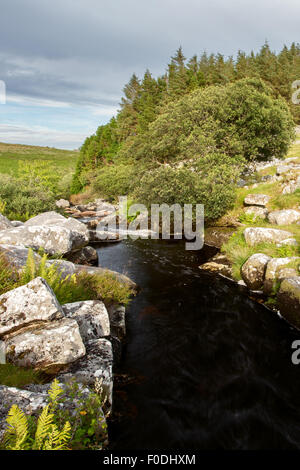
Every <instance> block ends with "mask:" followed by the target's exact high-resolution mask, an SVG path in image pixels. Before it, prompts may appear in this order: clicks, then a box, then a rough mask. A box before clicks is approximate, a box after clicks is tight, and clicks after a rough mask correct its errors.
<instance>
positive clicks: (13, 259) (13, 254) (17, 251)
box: [0, 245, 41, 270]
mask: <svg viewBox="0 0 300 470" xmlns="http://www.w3.org/2000/svg"><path fill="white" fill-rule="evenodd" d="M28 252H29V249H28V248H26V247H25V246H24V245H0V253H2V254H3V255H4V256H5V259H6V260H7V261H8V263H9V264H10V265H11V266H12V267H15V268H16V269H17V270H21V269H23V268H24V266H25V265H26V262H27V258H28ZM33 256H34V260H35V262H36V263H38V262H40V261H41V257H40V255H38V254H37V253H34V255H33Z"/></svg>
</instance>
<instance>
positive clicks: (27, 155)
mask: <svg viewBox="0 0 300 470" xmlns="http://www.w3.org/2000/svg"><path fill="white" fill-rule="evenodd" d="M78 156H79V153H78V152H77V151H71V150H60V149H55V148H50V147H38V146H31V145H17V144H4V143H1V142H0V173H1V174H9V175H11V176H19V173H20V166H19V163H20V162H23V163H33V162H36V161H43V162H45V163H47V166H48V168H51V169H52V171H53V173H55V172H60V173H61V174H62V175H63V174H65V173H72V172H73V171H74V169H75V167H76V163H77V159H78Z"/></svg>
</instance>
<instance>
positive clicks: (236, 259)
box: [222, 223, 300, 280]
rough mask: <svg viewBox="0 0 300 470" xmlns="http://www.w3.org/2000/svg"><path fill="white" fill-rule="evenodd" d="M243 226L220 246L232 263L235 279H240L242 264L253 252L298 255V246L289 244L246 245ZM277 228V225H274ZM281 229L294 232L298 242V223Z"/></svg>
mask: <svg viewBox="0 0 300 470" xmlns="http://www.w3.org/2000/svg"><path fill="white" fill-rule="evenodd" d="M253 225H255V224H253V223H251V224H249V226H253ZM258 225H259V226H268V227H273V228H275V227H274V226H272V225H270V224H267V223H265V224H262V223H259V224H258ZM245 228H246V226H245V227H241V228H240V229H239V230H237V232H235V233H234V234H233V235H232V236H231V237H230V239H229V240H228V242H227V243H225V244H224V245H223V246H222V252H223V253H224V254H225V255H226V257H227V258H228V259H229V261H230V262H231V263H232V270H233V277H234V279H236V280H240V279H241V268H242V266H243V264H244V263H245V262H246V261H247V259H248V258H250V256H252V255H254V254H255V253H265V254H266V255H268V256H271V257H273V258H286V257H291V256H299V255H300V253H299V247H297V246H290V245H283V246H281V247H277V246H276V244H275V243H259V244H257V245H255V246H249V245H247V243H246V241H245V238H244V235H243V232H244V230H245ZM276 228H278V226H277V227H276ZM280 228H282V229H283V230H290V231H292V232H294V236H295V238H296V239H297V241H298V242H299V243H300V227H299V225H298V226H296V225H291V226H290V225H289V226H288V227H280Z"/></svg>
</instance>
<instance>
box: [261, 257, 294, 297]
mask: <svg viewBox="0 0 300 470" xmlns="http://www.w3.org/2000/svg"><path fill="white" fill-rule="evenodd" d="M297 260H298V258H297V257H291V258H272V259H271V260H270V261H269V262H268V264H267V269H266V274H265V280H264V293H265V294H267V295H270V294H271V293H272V289H273V288H274V287H275V283H276V281H280V280H282V279H283V276H282V275H280V271H281V269H282V268H283V267H287V266H288V265H290V264H291V263H293V262H295V261H297ZM299 260H300V259H299Z"/></svg>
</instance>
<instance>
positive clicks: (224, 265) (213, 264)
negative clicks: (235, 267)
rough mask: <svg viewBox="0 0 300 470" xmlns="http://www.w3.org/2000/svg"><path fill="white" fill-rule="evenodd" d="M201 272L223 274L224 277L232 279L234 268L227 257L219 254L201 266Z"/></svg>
mask: <svg viewBox="0 0 300 470" xmlns="http://www.w3.org/2000/svg"><path fill="white" fill-rule="evenodd" d="M199 269H200V270H201V271H206V272H210V273H213V274H221V275H222V276H225V277H228V278H230V279H231V278H232V267H231V264H230V262H229V260H228V259H227V258H226V256H225V255H222V254H217V255H215V256H213V257H212V258H211V259H210V260H209V261H207V262H206V263H204V264H201V265H200V266H199Z"/></svg>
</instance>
